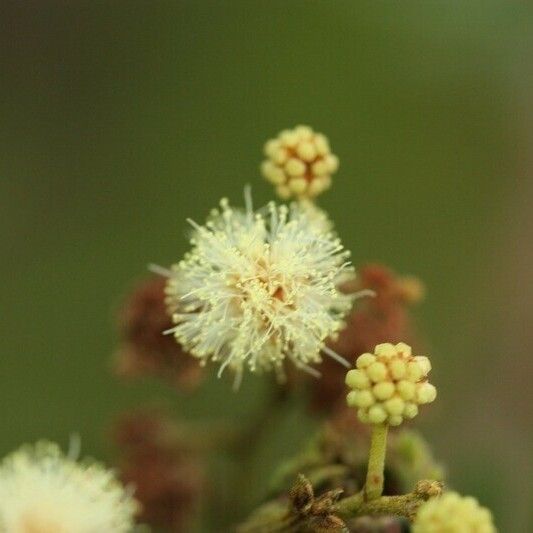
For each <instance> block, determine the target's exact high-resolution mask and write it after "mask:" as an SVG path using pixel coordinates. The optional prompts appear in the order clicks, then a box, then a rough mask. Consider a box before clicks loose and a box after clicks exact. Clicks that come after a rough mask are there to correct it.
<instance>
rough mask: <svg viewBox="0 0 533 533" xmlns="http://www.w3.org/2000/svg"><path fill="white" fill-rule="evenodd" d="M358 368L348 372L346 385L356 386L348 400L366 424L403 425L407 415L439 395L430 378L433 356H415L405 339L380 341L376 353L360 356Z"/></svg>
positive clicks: (409, 416)
mask: <svg viewBox="0 0 533 533" xmlns="http://www.w3.org/2000/svg"><path fill="white" fill-rule="evenodd" d="M356 367H357V368H356V369H354V370H350V371H349V372H348V373H347V374H346V385H348V387H350V388H351V389H353V390H352V391H351V392H349V393H348V396H347V401H348V405H349V406H351V407H357V408H358V411H357V414H358V416H359V419H360V420H361V421H362V422H364V423H367V424H390V425H391V426H399V425H400V424H401V423H402V422H403V419H404V418H414V417H415V416H416V415H417V414H418V406H419V405H421V404H425V403H430V402H432V401H433V400H434V399H435V398H436V396H437V390H436V389H435V387H434V386H433V385H431V384H430V383H428V381H427V375H428V373H429V371H430V370H431V363H430V362H429V359H428V358H427V357H423V356H417V357H414V356H413V355H412V354H411V347H410V346H408V345H407V344H405V343H403V342H400V343H398V344H396V345H394V344H389V343H385V344H378V345H377V346H376V348H375V350H374V353H373V354H371V353H364V354H362V355H360V356H359V357H358V359H357V363H356Z"/></svg>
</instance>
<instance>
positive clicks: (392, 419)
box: [389, 415, 403, 426]
mask: <svg viewBox="0 0 533 533" xmlns="http://www.w3.org/2000/svg"><path fill="white" fill-rule="evenodd" d="M402 422H403V417H402V416H401V415H391V416H389V424H390V425H391V426H399V425H400V424H401V423H402Z"/></svg>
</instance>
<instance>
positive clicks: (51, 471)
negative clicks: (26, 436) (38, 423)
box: [0, 442, 137, 533]
mask: <svg viewBox="0 0 533 533" xmlns="http://www.w3.org/2000/svg"><path fill="white" fill-rule="evenodd" d="M136 511H137V504H136V502H135V500H134V499H133V498H132V497H131V495H130V494H129V492H128V491H126V490H125V489H124V488H123V486H122V485H121V484H120V483H119V482H118V481H117V480H116V478H115V476H114V474H113V473H112V472H111V471H109V470H106V469H105V468H104V467H102V466H101V465H99V464H95V463H77V462H76V461H75V460H73V459H72V458H70V457H68V456H65V455H63V454H62V453H61V450H60V449H59V447H58V446H57V445H55V444H52V443H50V442H40V443H37V444H36V445H34V446H27V447H22V448H21V449H20V450H18V451H16V452H13V453H12V454H11V455H8V456H7V457H6V458H5V459H4V460H3V461H2V463H0V531H6V532H10V533H30V532H39V533H70V532H73V531H76V532H78V533H96V532H100V531H109V532H110V533H122V532H127V531H131V529H132V528H133V525H134V514H135V512H136Z"/></svg>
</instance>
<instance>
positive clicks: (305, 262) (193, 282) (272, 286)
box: [166, 197, 353, 380]
mask: <svg viewBox="0 0 533 533" xmlns="http://www.w3.org/2000/svg"><path fill="white" fill-rule="evenodd" d="M193 225H194V227H195V231H194V234H193V238H192V239H191V244H192V246H193V248H192V250H191V251H190V252H189V253H188V254H187V255H186V256H185V258H184V259H183V260H182V261H181V262H180V263H178V264H177V265H174V266H173V268H172V272H171V274H170V276H169V280H168V283H167V290H166V292H167V304H168V306H169V309H170V311H171V312H172V314H173V321H174V323H175V324H176V326H175V327H174V328H173V329H172V330H170V331H171V332H173V333H174V335H175V337H176V339H177V340H178V341H179V342H180V343H181V344H182V345H183V346H184V348H185V349H186V350H188V351H189V352H190V353H191V354H192V355H194V356H195V357H197V358H199V359H200V360H201V362H202V363H205V362H206V361H208V360H213V361H218V362H220V363H221V368H220V372H219V374H220V373H221V372H222V371H223V369H224V368H225V367H226V366H229V367H230V368H232V369H233V370H234V371H235V373H236V379H237V380H240V376H241V374H242V371H243V368H244V367H245V366H247V367H248V368H249V369H250V371H252V372H256V371H260V370H272V369H274V370H276V371H278V372H279V373H281V374H282V367H283V361H284V360H285V359H289V360H290V361H292V362H293V363H294V364H295V365H296V366H297V367H299V368H303V369H306V370H308V371H311V372H312V373H315V374H317V372H316V371H315V370H313V369H311V368H310V367H309V364H313V363H319V362H320V361H321V356H320V352H321V351H324V352H326V353H329V351H328V350H327V348H326V347H325V346H324V341H325V340H326V339H327V337H329V336H330V335H332V334H334V333H335V332H337V331H338V330H339V329H341V327H342V325H343V321H342V319H343V317H344V315H345V314H346V312H347V311H348V310H349V309H350V307H351V304H352V301H353V295H352V296H348V295H345V294H343V293H341V292H340V291H339V289H338V285H339V283H340V282H341V280H342V279H345V276H346V273H347V272H348V271H351V268H350V267H349V263H348V262H347V257H348V255H349V254H348V252H346V251H345V250H344V248H343V246H342V244H341V243H340V241H339V239H337V238H336V237H335V236H334V234H333V233H331V232H327V231H324V228H325V222H324V220H322V218H320V224H317V223H316V220H311V219H310V218H309V217H308V215H307V214H306V210H305V209H302V208H301V207H299V206H298V205H297V204H293V205H291V206H290V207H287V206H276V205H275V204H274V203H270V204H268V206H267V207H266V208H264V209H262V210H260V211H259V212H257V213H254V212H253V210H252V207H251V200H250V199H249V197H248V198H247V208H246V209H233V208H231V207H230V206H229V205H228V202H227V200H222V201H221V209H220V210H214V211H213V212H212V214H211V217H210V218H209V219H208V221H207V223H206V225H205V226H198V225H196V224H194V223H193ZM329 354H330V355H332V356H333V357H336V354H334V353H329ZM337 357H338V356H337Z"/></svg>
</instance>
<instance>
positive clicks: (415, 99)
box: [0, 0, 533, 532]
mask: <svg viewBox="0 0 533 533" xmlns="http://www.w3.org/2000/svg"><path fill="white" fill-rule="evenodd" d="M532 15H533V13H532V9H531V5H529V6H528V5H527V3H525V2H523V3H522V2H503V1H499V2H498V1H490V0H488V1H487V0H485V1H472V2H464V1H450V2H360V1H355V0H352V1H340V0H334V1H329V2H327V1H300V0H292V1H290V2H287V1H278V0H269V1H255V0H254V1H250V0H232V1H226V2H219V1H207V0H201V1H174V2H160V1H159V2H157V1H156V2H136V1H133V2H132V1H128V2H124V1H122V2H121V1H118V2H98V1H96V2H45V1H43V2H6V1H2V2H0V27H1V31H0V56H1V61H2V63H1V65H2V74H1V82H0V110H1V121H0V139H1V145H2V150H1V157H0V206H1V207H0V212H1V214H2V224H1V225H0V239H1V244H2V254H1V255H2V260H1V264H0V275H1V278H0V279H2V283H1V289H0V295H1V301H2V320H1V322H0V352H1V353H0V376H1V384H0V408H1V419H2V431H1V432H0V452H1V453H2V454H4V453H6V452H8V451H9V450H11V449H13V448H15V447H16V446H18V445H19V444H20V443H21V442H24V441H32V440H35V439H38V438H40V437H43V436H45V437H49V438H52V439H56V440H58V441H60V442H62V443H64V444H65V445H66V444H67V443H68V438H69V435H70V434H71V433H73V432H78V433H79V434H80V435H81V436H82V441H83V448H84V450H85V451H86V452H87V453H89V454H93V455H96V456H98V457H103V458H106V459H108V460H112V458H113V456H114V453H115V451H114V450H113V449H112V447H111V445H110V442H109V438H108V428H109V426H110V424H111V422H112V420H113V418H114V417H115V416H116V415H117V413H119V412H120V411H122V410H124V409H126V408H127V407H130V406H135V405H138V404H140V403H142V402H144V401H150V400H151V399H152V398H154V397H163V398H165V400H166V401H167V402H168V403H169V404H171V405H173V406H174V409H175V410H176V412H179V413H180V414H182V415H183V416H185V417H190V418H197V417H200V418H203V419H205V420H211V419H216V418H217V417H218V416H226V417H234V418H239V417H246V416H249V415H250V413H252V412H253V410H254V406H255V405H256V404H258V403H260V401H261V394H262V393H263V392H264V387H263V386H262V383H261V380H260V379H253V378H252V379H251V380H249V381H248V382H247V383H245V384H244V387H243V389H242V390H241V392H239V393H238V394H237V395H235V394H233V393H232V392H231V391H230V389H229V387H228V384H227V383H226V382H224V381H218V382H217V381H216V380H214V379H213V380H210V381H209V383H208V384H207V385H205V386H204V387H202V389H201V390H200V391H199V392H198V393H197V394H196V395H195V396H194V397H193V398H186V397H184V396H180V395H178V394H176V393H174V391H172V390H170V389H169V388H168V387H165V386H164V385H162V384H160V383H159V382H156V381H155V380H154V381H151V380H147V381H145V382H142V383H136V384H132V385H124V384H122V383H119V382H118V381H117V380H116V379H115V378H114V377H113V376H112V375H111V373H110V372H109V358H110V354H111V353H112V351H113V348H114V342H115V333H114V330H113V309H114V308H116V306H117V304H118V302H120V299H121V297H122V295H123V294H124V293H125V292H127V290H128V288H129V287H130V286H131V284H132V282H133V281H134V280H135V279H138V278H139V277H142V276H143V275H144V273H145V270H146V265H147V263H149V262H157V263H160V264H169V263H171V262H173V261H175V260H176V259H178V258H179V257H180V256H181V254H182V253H183V252H184V251H185V249H186V247H187V242H186V238H185V229H186V225H185V222H184V221H185V219H186V218H187V217H192V218H195V219H196V220H199V221H201V220H202V219H203V218H204V216H205V215H206V214H207V213H208V211H209V209H210V208H211V207H212V206H214V204H216V203H217V202H218V200H219V199H220V197H221V196H229V197H230V198H231V199H232V200H234V201H235V202H238V201H240V199H241V197H242V190H243V185H244V184H245V183H250V184H251V185H252V186H253V193H254V198H255V201H256V203H264V202H266V201H267V200H269V199H270V198H271V197H272V191H271V189H270V186H269V185H268V184H267V183H266V182H263V181H262V180H261V178H260V177H259V172H258V164H259V162H260V160H261V157H262V155H261V149H262V144H263V142H264V141H265V140H266V139H267V138H268V137H270V136H273V135H275V134H276V133H277V132H278V131H279V130H280V129H282V128H285V127H292V126H294V125H296V124H298V123H308V124H310V125H311V126H313V127H314V128H316V129H317V130H319V131H323V132H324V133H326V134H327V135H328V136H329V137H330V140H331V143H332V147H333V150H334V152H335V153H336V154H338V156H339V157H340V160H341V169H340V171H339V173H338V174H337V175H336V178H335V181H334V186H333V188H332V190H331V191H330V192H328V193H327V194H326V195H325V196H324V198H323V200H322V205H323V207H325V208H326V209H327V210H328V211H330V213H331V214H332V216H333V217H334V219H335V221H336V224H337V227H338V230H339V233H340V234H341V236H342V238H343V240H344V241H345V244H346V245H347V247H348V248H350V249H351V250H352V251H353V259H354V262H355V264H356V265H357V264H360V263H362V262H366V261H369V260H373V261H382V262H385V263H387V264H389V265H391V266H392V267H393V268H395V269H396V270H397V271H399V272H401V273H409V274H416V275H418V276H420V277H421V278H422V279H423V280H424V281H425V283H426V285H427V290H428V295H427V300H426V302H425V304H424V305H423V306H421V307H420V308H419V310H418V319H419V321H420V323H421V324H422V326H423V328H424V331H425V332H426V334H427V335H428V337H429V338H430V340H431V346H432V357H433V360H434V372H433V375H434V377H433V381H434V382H435V383H436V384H437V385H438V387H439V391H440V394H439V400H438V402H436V404H435V407H434V408H432V410H431V411H432V412H431V415H428V416H425V417H423V418H421V420H420V423H419V424H418V427H420V428H421V429H422V430H423V432H424V433H425V435H426V436H427V437H428V439H429V440H430V441H431V442H432V444H433V447H434V450H435V454H436V456H437V457H438V458H439V459H441V460H442V461H443V462H445V463H446V464H447V465H448V470H449V477H450V479H451V481H452V483H453V485H454V486H455V487H456V488H457V489H458V490H460V491H461V492H464V493H469V494H470V493H471V494H475V495H477V496H478V497H479V499H480V500H481V502H483V503H484V504H486V505H487V506H489V507H491V508H492V509H493V510H494V513H495V516H496V520H497V523H498V525H499V526H500V528H501V530H502V531H506V532H511V531H512V532H520V531H524V532H526V531H530V530H531V529H530V528H532V527H533V522H532V520H531V510H530V503H531V499H532V494H531V492H530V486H531V483H530V480H531V477H532V469H531V463H530V455H531V436H532V435H531V427H532V420H533V417H532V414H531V411H530V410H531V405H532V403H533V395H532V387H531V380H533V372H532V363H531V360H532V357H533V334H532V330H531V319H532V317H533V311H532V308H531V301H532V297H533V294H532V283H531V274H532V272H533V252H532V248H531V240H532V237H533V215H532V210H531V202H532V198H533V182H532V181H533V180H532V175H531V174H532V168H533V155H532V151H533V149H532V146H533V145H532V141H533V122H532V120H533V113H532V107H531V103H532V94H533V92H532V89H533V83H532V80H533V76H532V64H533V63H532V61H531V57H532V52H533V39H532V35H533V31H532V30H533V17H532ZM306 424H307V422H305V420H303V419H302V417H301V416H300V415H299V414H298V413H288V414H287V415H286V416H283V415H282V416H281V420H280V423H279V428H278V429H277V430H276V432H274V433H275V435H272V436H271V441H272V442H271V443H269V444H267V445H265V453H264V454H263V455H264V456H263V458H262V460H261V463H260V464H259V465H258V476H260V475H262V473H264V472H268V470H269V469H270V468H271V466H272V463H273V461H274V460H275V459H276V458H278V456H280V455H281V456H288V455H291V454H292V453H294V451H295V450H296V449H297V446H298V443H299V442H301V439H302V438H304V437H305V433H306V432H307V431H308V430H309V428H308V426H307V425H306ZM261 469H262V470H261Z"/></svg>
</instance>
